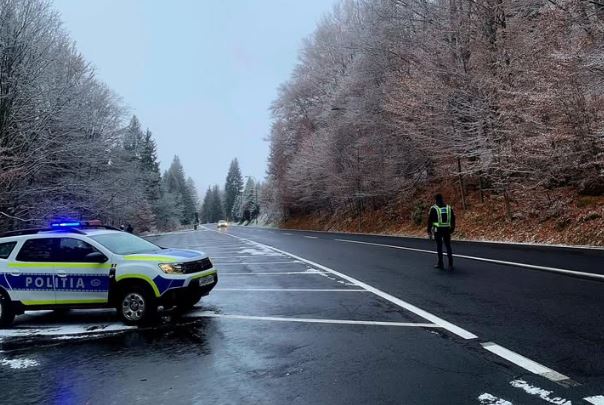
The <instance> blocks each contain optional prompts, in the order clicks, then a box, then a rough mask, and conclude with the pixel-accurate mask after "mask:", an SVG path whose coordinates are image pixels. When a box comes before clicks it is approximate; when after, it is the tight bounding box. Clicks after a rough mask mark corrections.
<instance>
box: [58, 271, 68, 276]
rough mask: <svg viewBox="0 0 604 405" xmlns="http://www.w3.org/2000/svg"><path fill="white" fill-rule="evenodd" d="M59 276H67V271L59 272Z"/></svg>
mask: <svg viewBox="0 0 604 405" xmlns="http://www.w3.org/2000/svg"><path fill="white" fill-rule="evenodd" d="M57 277H67V273H64V272H62V271H60V272H58V273H57Z"/></svg>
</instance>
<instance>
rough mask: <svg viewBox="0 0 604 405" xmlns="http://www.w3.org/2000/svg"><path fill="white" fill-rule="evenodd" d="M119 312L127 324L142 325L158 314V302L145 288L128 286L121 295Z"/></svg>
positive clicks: (118, 306) (118, 305)
mask: <svg viewBox="0 0 604 405" xmlns="http://www.w3.org/2000/svg"><path fill="white" fill-rule="evenodd" d="M117 312H118V314H119V316H120V319H121V320H122V322H124V323H125V324H126V325H142V324H145V323H147V322H149V321H151V320H153V319H155V317H156V315H157V302H156V300H155V298H154V297H153V296H152V295H151V294H150V293H149V292H148V291H147V289H145V288H141V287H138V286H133V287H127V288H125V289H124V290H123V292H122V294H121V295H120V299H119V300H118V304H117Z"/></svg>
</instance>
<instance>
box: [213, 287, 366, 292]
mask: <svg viewBox="0 0 604 405" xmlns="http://www.w3.org/2000/svg"><path fill="white" fill-rule="evenodd" d="M212 291H272V292H363V293H364V292H368V291H367V290H360V289H354V288H215V289H213V290H212Z"/></svg>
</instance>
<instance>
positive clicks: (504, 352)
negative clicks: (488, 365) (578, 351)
mask: <svg viewBox="0 0 604 405" xmlns="http://www.w3.org/2000/svg"><path fill="white" fill-rule="evenodd" d="M480 345H481V346H482V347H483V348H485V349H486V350H488V351H490V352H491V353H493V354H496V355H497V356H499V357H501V358H503V359H505V360H507V361H509V362H510V363H514V364H516V365H517V366H519V367H522V368H523V369H525V370H527V371H530V372H531V373H533V374H537V375H540V376H542V377H545V378H547V379H548V380H550V381H554V382H560V381H564V380H570V378H569V377H567V376H565V375H564V374H560V373H558V372H557V371H554V370H552V369H551V368H549V367H546V366H544V365H542V364H539V363H537V362H536V361H533V360H531V359H529V358H526V357H524V356H523V355H521V354H518V353H516V352H513V351H511V350H509V349H506V348H505V347H503V346H500V345H498V344H496V343H493V342H485V343H481V344H480Z"/></svg>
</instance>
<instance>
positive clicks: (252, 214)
mask: <svg viewBox="0 0 604 405" xmlns="http://www.w3.org/2000/svg"><path fill="white" fill-rule="evenodd" d="M257 197H258V190H257V189H256V183H254V180H252V178H251V177H248V179H247V183H246V184H245V189H244V190H243V201H242V211H243V216H242V219H243V220H244V221H248V222H249V221H251V220H252V219H254V218H256V217H257V216H258V212H259V206H258V201H257Z"/></svg>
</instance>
